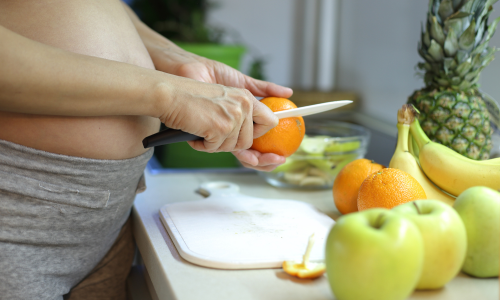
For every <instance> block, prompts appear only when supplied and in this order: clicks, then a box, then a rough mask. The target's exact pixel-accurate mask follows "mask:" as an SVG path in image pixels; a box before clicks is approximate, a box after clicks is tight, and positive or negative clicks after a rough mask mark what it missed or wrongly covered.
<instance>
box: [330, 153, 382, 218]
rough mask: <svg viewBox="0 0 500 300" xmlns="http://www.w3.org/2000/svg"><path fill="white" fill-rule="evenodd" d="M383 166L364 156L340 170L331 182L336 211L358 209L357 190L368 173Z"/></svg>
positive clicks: (343, 211) (345, 212)
mask: <svg viewBox="0 0 500 300" xmlns="http://www.w3.org/2000/svg"><path fill="white" fill-rule="evenodd" d="M383 168H385V167H384V166H383V165H381V164H378V163H376V162H374V161H372V160H369V159H366V158H360V159H356V160H354V161H351V162H350V163H348V164H347V165H345V167H343V168H342V170H340V172H339V174H338V175H337V177H335V181H334V182H333V201H334V202H335V206H336V207H337V209H338V211H339V212H341V213H342V214H348V213H351V212H355V211H358V203H357V200H358V192H359V188H360V187H361V184H362V183H363V181H364V180H365V179H366V177H368V176H369V175H370V174H372V173H374V172H377V171H379V170H381V169H383Z"/></svg>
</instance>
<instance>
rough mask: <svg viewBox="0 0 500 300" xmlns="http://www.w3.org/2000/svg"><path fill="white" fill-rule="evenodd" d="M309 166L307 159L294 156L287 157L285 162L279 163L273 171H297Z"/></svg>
mask: <svg viewBox="0 0 500 300" xmlns="http://www.w3.org/2000/svg"><path fill="white" fill-rule="evenodd" d="M308 166H309V164H308V163H307V161H305V160H303V159H294V158H293V157H292V156H291V157H287V158H286V161H285V163H283V164H281V165H279V166H278V167H276V169H274V170H273V171H272V172H273V173H279V172H295V171H298V170H302V169H305V168H307V167H308Z"/></svg>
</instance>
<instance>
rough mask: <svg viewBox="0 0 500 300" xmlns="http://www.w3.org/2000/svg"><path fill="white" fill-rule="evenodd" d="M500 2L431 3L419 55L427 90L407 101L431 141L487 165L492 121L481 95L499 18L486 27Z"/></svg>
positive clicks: (434, 0) (451, 0)
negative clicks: (481, 81) (480, 86)
mask: <svg viewBox="0 0 500 300" xmlns="http://www.w3.org/2000/svg"><path fill="white" fill-rule="evenodd" d="M497 1H498V0H429V11H428V15H427V21H426V23H425V25H423V26H422V34H421V40H420V42H419V45H418V52H419V54H420V56H421V57H422V58H423V59H424V62H420V63H418V65H417V68H418V69H419V70H420V71H422V72H423V74H422V75H423V78H424V82H425V87H424V88H423V89H421V90H418V91H415V92H414V93H413V95H411V96H410V97H409V98H408V103H409V104H413V105H414V106H415V107H416V108H417V109H418V110H419V111H420V115H419V121H420V123H421V124H422V128H423V129H424V131H425V133H426V134H427V135H428V136H429V138H430V139H431V140H433V141H436V142H438V143H441V144H443V145H445V146H447V147H449V148H451V149H453V150H455V151H456V152H458V153H460V154H462V155H464V156H467V157H469V158H472V159H488V158H489V156H490V151H491V148H492V142H491V135H492V134H493V130H492V128H491V124H490V115H489V113H488V110H487V108H486V105H485V102H484V100H483V99H484V98H485V95H483V94H482V93H481V91H480V90H479V89H478V86H477V81H478V80H479V75H480V73H481V71H482V70H483V69H484V68H485V67H486V66H487V65H488V64H489V63H490V62H491V61H492V60H493V59H494V54H495V52H496V51H497V49H496V48H495V47H490V46H488V43H489V41H490V39H491V37H492V36H493V34H494V33H495V30H496V27H497V25H498V23H499V22H500V17H499V18H497V19H495V20H494V21H493V22H491V23H488V17H489V15H490V13H491V12H492V11H493V8H492V6H493V4H494V3H496V2H497Z"/></svg>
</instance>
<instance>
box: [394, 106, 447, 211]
mask: <svg viewBox="0 0 500 300" xmlns="http://www.w3.org/2000/svg"><path fill="white" fill-rule="evenodd" d="M405 111H406V109H405V107H403V108H402V109H400V110H399V111H398V125H397V126H398V142H397V145H396V151H395V152H394V155H393V156H392V159H391V161H390V163H389V168H395V169H399V170H402V171H405V172H406V173H408V174H410V175H411V176H413V178H415V179H416V180H417V181H418V183H420V185H421V186H422V188H423V189H424V191H425V194H426V196H427V199H436V200H440V201H442V202H444V203H446V204H448V205H450V206H453V203H455V199H454V198H453V197H451V196H448V195H446V194H445V193H443V192H442V191H441V190H440V189H439V188H438V187H437V186H435V185H434V184H433V183H432V182H431V181H430V180H429V178H427V176H425V174H424V172H423V171H422V169H420V166H419V165H418V162H417V160H416V158H415V156H413V154H412V153H410V151H409V147H413V145H412V143H411V141H409V136H410V134H409V132H410V125H409V123H410V121H409V120H408V119H407V117H408V116H407V112H406V113H405ZM405 121H406V122H407V123H408V124H404V122H405Z"/></svg>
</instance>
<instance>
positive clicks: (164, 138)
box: [142, 129, 203, 148]
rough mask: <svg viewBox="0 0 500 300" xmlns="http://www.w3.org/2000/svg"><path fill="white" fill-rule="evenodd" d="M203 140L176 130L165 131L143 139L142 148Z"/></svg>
mask: <svg viewBox="0 0 500 300" xmlns="http://www.w3.org/2000/svg"><path fill="white" fill-rule="evenodd" d="M195 140H203V138H202V137H199V136H197V135H194V134H191V133H187V132H184V131H182V130H178V129H165V130H162V131H160V132H158V133H155V134H152V135H150V136H147V137H145V138H144V139H143V140H142V145H143V146H144V148H150V147H156V146H161V145H166V144H172V143H179V142H187V141H195Z"/></svg>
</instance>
